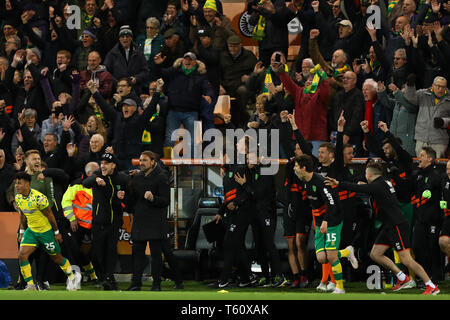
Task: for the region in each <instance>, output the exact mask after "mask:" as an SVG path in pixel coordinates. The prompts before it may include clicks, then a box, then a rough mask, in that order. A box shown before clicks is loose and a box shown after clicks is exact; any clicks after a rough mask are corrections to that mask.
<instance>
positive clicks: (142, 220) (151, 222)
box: [127, 151, 181, 291]
mask: <svg viewBox="0 0 450 320" xmlns="http://www.w3.org/2000/svg"><path fill="white" fill-rule="evenodd" d="M139 162H140V167H141V172H140V173H138V174H137V175H135V176H133V178H132V180H131V186H130V195H129V197H128V198H127V201H128V202H129V203H130V206H133V207H134V208H133V210H132V211H133V226H132V229H131V237H132V239H133V278H132V282H131V285H130V287H129V288H128V291H140V290H141V286H142V273H143V271H144V268H145V265H146V257H145V248H146V247H147V242H148V243H149V246H150V252H151V255H152V260H151V261H152V262H151V270H152V277H153V285H152V289H151V291H161V273H162V269H163V263H162V253H163V252H164V257H165V258H166V259H167V260H168V261H169V265H171V268H174V269H175V270H174V271H175V274H176V277H175V285H176V288H181V276H180V275H179V272H178V268H177V264H176V260H175V257H174V255H173V252H172V249H171V247H170V244H169V241H168V233H169V229H168V224H167V219H166V217H167V207H168V206H169V204H170V186H169V179H168V176H167V175H166V173H165V172H164V169H162V168H161V167H160V165H159V164H157V157H156V155H155V154H154V153H153V152H151V151H144V152H143V153H142V154H141V156H140V158H139ZM128 202H127V203H128Z"/></svg>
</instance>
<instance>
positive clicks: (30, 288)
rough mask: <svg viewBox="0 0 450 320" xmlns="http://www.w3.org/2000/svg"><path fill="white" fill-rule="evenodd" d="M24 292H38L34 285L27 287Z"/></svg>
mask: <svg viewBox="0 0 450 320" xmlns="http://www.w3.org/2000/svg"><path fill="white" fill-rule="evenodd" d="M23 290H24V291H36V285H34V284H27V286H26V287H25V289H23Z"/></svg>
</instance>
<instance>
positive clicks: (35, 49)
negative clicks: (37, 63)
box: [30, 47, 42, 60]
mask: <svg viewBox="0 0 450 320" xmlns="http://www.w3.org/2000/svg"><path fill="white" fill-rule="evenodd" d="M30 50H31V52H33V53H34V54H35V55H36V56H37V57H38V59H39V60H41V57H42V54H41V51H40V50H39V49H38V48H36V47H34V48H31V49H30Z"/></svg>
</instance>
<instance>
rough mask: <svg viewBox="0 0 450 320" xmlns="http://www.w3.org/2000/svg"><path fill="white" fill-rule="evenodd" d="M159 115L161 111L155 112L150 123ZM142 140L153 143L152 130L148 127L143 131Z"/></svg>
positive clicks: (143, 142) (145, 142) (144, 142)
mask: <svg viewBox="0 0 450 320" xmlns="http://www.w3.org/2000/svg"><path fill="white" fill-rule="evenodd" d="M158 115H159V112H156V113H154V114H153V115H152V117H151V118H150V120H149V121H148V122H149V123H150V122H152V121H153V120H155V118H156V117H157V116H158ZM141 142H142V144H151V143H152V135H151V134H150V131H147V130H146V129H144V131H143V132H142V139H141Z"/></svg>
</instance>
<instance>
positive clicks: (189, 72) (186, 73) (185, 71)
mask: <svg viewBox="0 0 450 320" xmlns="http://www.w3.org/2000/svg"><path fill="white" fill-rule="evenodd" d="M195 69H197V66H195V67H192V68H190V69H186V68H185V67H184V66H183V65H181V70H183V73H184V74H185V75H187V76H188V75H190V74H191V73H192V72H194V70H195Z"/></svg>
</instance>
